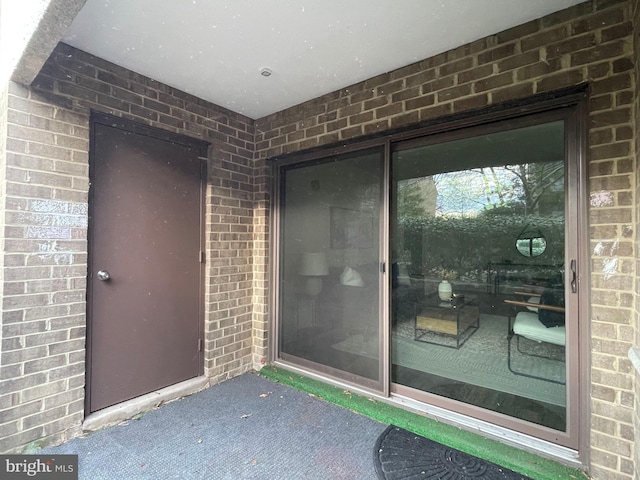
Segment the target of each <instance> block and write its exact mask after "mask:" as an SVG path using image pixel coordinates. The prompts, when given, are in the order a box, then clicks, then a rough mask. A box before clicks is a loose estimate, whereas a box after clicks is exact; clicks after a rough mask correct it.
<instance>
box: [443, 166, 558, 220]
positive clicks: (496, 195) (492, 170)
mask: <svg viewBox="0 0 640 480" xmlns="http://www.w3.org/2000/svg"><path fill="white" fill-rule="evenodd" d="M433 178H434V181H435V185H436V188H437V191H438V203H437V212H438V214H439V215H445V216H451V215H453V216H457V217H464V216H475V215H477V214H480V213H482V212H486V213H491V214H525V215H526V214H533V213H543V214H544V213H546V214H549V213H552V212H554V211H558V210H560V211H562V210H563V209H564V208H563V207H564V205H563V203H564V193H563V186H564V164H563V162H545V163H531V164H519V165H506V166H504V167H484V168H476V169H471V170H461V171H457V172H447V173H441V174H438V175H435V176H434V177H433Z"/></svg>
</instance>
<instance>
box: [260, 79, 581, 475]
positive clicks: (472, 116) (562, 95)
mask: <svg viewBox="0 0 640 480" xmlns="http://www.w3.org/2000/svg"><path fill="white" fill-rule="evenodd" d="M562 109H564V110H566V111H567V114H566V116H565V119H566V121H565V139H566V140H565V149H566V158H567V159H569V158H574V159H575V162H574V163H573V169H572V170H571V171H567V176H568V175H571V176H573V177H574V180H575V185H576V189H575V191H569V190H568V189H567V190H566V191H565V205H566V207H567V209H568V211H575V212H577V218H575V219H574V222H573V227H571V226H569V225H567V226H566V227H565V228H566V238H567V245H569V242H571V240H570V239H571V238H572V236H573V238H575V242H574V247H573V248H574V250H572V251H567V252H566V253H565V256H566V258H575V259H576V260H577V265H578V271H577V272H576V273H577V275H576V280H577V295H576V296H575V297H576V298H575V299H574V300H573V305H572V308H571V306H570V307H568V308H569V309H570V311H573V312H574V314H573V315H574V316H577V318H575V319H574V322H575V323H574V324H573V325H572V328H573V332H572V333H571V334H569V335H568V338H567V341H568V342H575V353H576V355H578V358H577V359H574V361H573V362H572V364H571V365H572V367H571V368H572V370H571V371H570V372H569V375H570V376H569V378H572V379H575V380H576V381H577V382H578V384H577V385H572V386H569V385H567V390H569V388H572V389H573V394H572V395H571V396H570V398H572V399H573V401H574V403H573V404H572V405H571V406H569V405H567V408H569V407H570V408H571V409H572V410H575V411H577V414H575V415H572V418H570V417H569V415H568V416H567V432H565V434H562V433H563V432H558V431H555V430H551V429H546V430H548V431H546V432H545V427H540V426H535V424H532V423H531V422H525V421H523V420H517V419H513V421H510V422H499V423H492V422H491V421H490V420H487V419H486V418H481V417H480V416H479V415H477V410H478V409H479V408H478V407H472V406H469V408H464V409H451V408H450V407H451V403H450V402H451V401H449V402H444V403H447V405H445V406H444V407H443V406H442V405H435V404H434V403H426V404H425V406H427V407H428V406H430V405H434V406H436V408H437V407H443V408H445V409H447V410H449V411H450V412H452V414H453V415H454V416H455V415H456V414H462V415H473V418H475V419H477V422H478V427H480V425H479V423H483V424H485V425H486V424H487V422H488V421H489V424H490V425H492V426H493V425H496V427H497V428H505V429H508V431H513V432H514V433H515V434H516V435H520V434H524V435H531V436H533V437H536V438H538V439H541V440H542V441H548V442H552V443H554V444H555V445H558V446H560V447H561V448H569V449H571V450H575V451H576V452H577V454H578V458H579V460H580V462H582V463H584V464H586V463H587V462H588V452H589V435H590V408H589V405H590V404H589V388H590V384H591V381H590V369H589V366H590V358H591V355H590V350H589V338H590V295H589V292H590V282H589V278H590V275H589V272H590V260H589V234H588V219H589V203H588V199H589V192H588V161H587V153H586V152H587V135H588V130H587V125H588V91H587V88H586V86H585V85H578V86H576V87H570V88H567V89H563V90H560V91H556V92H548V93H544V94H539V95H536V96H533V97H530V98H526V99H522V100H518V101H512V102H508V103H505V104H501V105H495V106H491V107H488V108H485V109H481V110H476V111H471V112H463V113H460V114H456V115H452V116H449V117H445V118H439V119H436V120H433V121H430V122H427V123H423V124H419V125H413V126H409V127H406V128H402V129H398V130H394V131H388V132H385V133H383V134H377V135H372V136H369V137H365V138H360V139H356V140H352V141H349V142H346V143H342V144H339V145H338V144H333V145H328V146H326V147H322V148H319V147H316V148H314V149H312V150H309V151H305V152H294V153H288V154H285V155H282V156H279V157H275V158H274V159H273V160H274V162H273V164H272V178H273V179H274V182H273V190H272V198H273V202H272V205H271V207H272V208H271V219H272V220H271V231H272V232H273V234H272V236H271V250H270V258H271V260H272V261H271V266H270V268H271V275H270V278H271V284H272V285H273V288H272V292H271V299H270V300H271V302H270V303H271V306H272V308H271V309H270V311H271V318H270V328H271V331H272V332H273V333H274V335H272V336H271V338H270V342H269V360H270V362H271V363H273V364H276V365H280V366H283V367H285V368H290V369H293V370H296V371H298V372H300V373H303V374H307V375H310V376H312V377H315V378H318V379H321V380H323V381H326V382H329V383H332V384H334V385H339V386H341V387H344V386H345V385H346V386H350V387H353V390H354V391H361V392H363V393H367V392H369V393H370V394H373V395H375V396H380V397H381V398H383V399H385V398H386V399H387V400H390V401H394V399H395V401H397V403H398V404H400V405H402V404H405V403H406V401H405V400H406V399H407V392H406V391H403V390H402V389H401V391H397V389H396V388H395V386H394V384H391V379H390V374H388V373H389V372H390V368H391V366H390V363H389V362H390V355H389V345H388V344H389V332H390V313H389V312H390V310H391V308H392V307H391V298H390V291H391V288H390V281H391V279H390V276H389V275H387V276H386V277H387V278H385V279H384V280H385V283H386V285H385V287H384V288H383V289H381V290H380V291H381V294H383V295H384V301H385V302H387V303H386V305H385V306H384V308H383V309H382V310H381V321H382V322H383V328H382V330H381V331H382V332H385V338H384V341H385V342H386V347H385V349H384V355H383V356H382V357H381V360H382V361H384V362H386V365H387V366H386V368H385V370H386V373H387V374H385V375H384V377H383V378H384V379H385V381H386V382H387V383H386V385H385V386H384V387H385V388H384V391H383V392H380V391H377V390H372V389H371V388H370V387H369V388H367V386H366V385H362V384H357V383H354V382H349V380H347V379H345V378H344V377H343V376H336V375H332V372H328V371H326V370H324V369H310V368H313V366H309V365H302V364H300V363H292V362H290V361H286V360H283V359H282V358H281V357H280V355H279V347H278V340H277V339H278V337H279V333H280V332H279V327H280V322H279V316H280V308H279V288H278V286H279V282H280V274H279V266H280V259H279V256H280V239H279V235H280V227H281V224H280V215H281V214H282V212H281V209H280V201H281V198H280V177H281V172H282V169H283V168H285V167H286V166H290V165H292V164H297V163H300V164H302V163H306V162H313V161H314V160H318V159H321V158H326V157H327V156H331V155H338V154H344V153H346V152H352V151H357V150H364V149H366V148H369V147H372V146H379V145H381V144H386V149H387V158H386V162H385V181H386V184H385V200H384V205H385V211H384V212H383V214H382V217H381V219H382V220H383V221H384V222H385V223H384V224H383V228H382V229H381V230H383V232H384V235H385V238H384V239H383V240H384V254H383V255H382V258H381V261H382V262H383V264H385V265H389V261H390V260H389V259H390V251H389V235H388V233H389V193H390V186H389V171H388V169H389V165H390V146H391V144H393V143H396V142H401V141H406V140H411V139H415V138H419V137H425V136H433V135H440V134H443V133H445V132H452V133H453V136H455V135H456V134H457V133H459V132H460V131H462V130H466V129H467V128H471V127H478V126H481V125H485V126H486V125H489V124H491V123H495V122H499V121H509V120H512V119H515V118H519V117H529V116H532V115H544V114H545V113H546V112H554V111H558V110H562ZM450 138H451V137H450ZM570 228H571V231H569V229H570ZM567 266H568V264H567ZM576 336H577V338H576ZM323 370H324V371H323ZM446 400H448V399H446ZM474 409H475V410H476V411H474ZM483 411H485V412H486V410H483ZM490 416H493V417H494V418H495V419H497V418H498V416H500V414H497V413H495V412H492V415H490ZM465 423H468V422H465ZM472 423H473V422H472ZM516 426H517V427H518V428H514V427H516ZM523 427H524V428H523ZM529 427H531V428H529ZM479 429H480V430H482V431H486V432H489V429H487V428H484V427H483V428H479ZM493 430H494V431H495V428H494V429H493ZM559 433H560V435H559Z"/></svg>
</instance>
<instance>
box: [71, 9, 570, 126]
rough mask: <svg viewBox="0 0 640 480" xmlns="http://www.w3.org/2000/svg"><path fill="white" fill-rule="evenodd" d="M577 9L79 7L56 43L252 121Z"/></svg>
mask: <svg viewBox="0 0 640 480" xmlns="http://www.w3.org/2000/svg"><path fill="white" fill-rule="evenodd" d="M577 3H580V0H88V1H87V3H86V4H85V6H84V8H83V9H82V10H81V11H80V13H79V14H78V16H77V17H76V19H75V21H74V22H73V24H72V25H71V27H70V28H69V30H68V31H67V34H66V35H65V37H64V39H63V41H64V42H66V43H68V44H70V45H72V46H74V47H76V48H79V49H81V50H84V51H86V52H89V53H91V54H93V55H96V56H98V57H101V58H103V59H105V60H108V61H110V62H113V63H115V64H117V65H120V66H123V67H126V68H128V69H131V70H133V71H136V72H138V73H141V74H143V75H147V76H149V77H151V78H154V79H156V80H158V81H160V82H163V83H166V84H168V85H171V86H173V87H175V88H178V89H180V90H184V91H186V92H188V93H191V94H193V95H195V96H197V97H200V98H203V99H205V100H209V101H211V102H213V103H215V104H217V105H220V106H223V107H226V108H228V109H230V110H233V111H235V112H238V113H241V114H244V115H247V116H248V117H251V118H254V119H256V118H261V117H263V116H265V115H269V114H271V113H274V112H277V111H280V110H283V109H285V108H287V107H290V106H293V105H297V104H299V103H302V102H304V101H306V100H310V99H313V98H316V97H318V96H321V95H323V94H325V93H329V92H332V91H334V90H338V89H340V88H343V87H346V86H349V85H352V84H354V83H357V82H359V81H362V80H365V79H367V78H370V77H374V76H376V75H378V74H381V73H384V72H388V71H391V70H393V69H396V68H399V67H402V66H405V65H408V64H411V63H413V62H416V61H419V60H422V59H424V58H428V57H431V56H433V55H436V54H438V53H441V52H444V51H447V50H449V49H451V48H454V47H457V46H460V45H464V44H465V43H468V42H471V41H474V40H477V39H479V38H483V37H485V36H487V35H491V34H493V33H497V32H500V31H502V30H505V29H507V28H510V27H512V26H515V25H520V24H522V23H525V22H527V21H529V20H533V19H535V18H539V17H542V16H544V15H547V14H548V13H551V12H554V11H558V10H562V9H564V8H566V7H569V6H571V5H574V4H577ZM263 68H268V69H270V70H271V71H272V72H273V73H272V74H271V76H269V77H265V76H263V75H261V74H260V71H261V69H263Z"/></svg>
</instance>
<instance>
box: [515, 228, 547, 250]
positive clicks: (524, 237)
mask: <svg viewBox="0 0 640 480" xmlns="http://www.w3.org/2000/svg"><path fill="white" fill-rule="evenodd" d="M516 249H517V250H518V252H520V254H521V255H523V256H525V257H537V256H539V255H542V254H543V253H544V251H545V250H546V249H547V240H546V239H545V238H544V235H543V234H542V232H541V231H540V230H539V229H537V228H531V227H529V226H527V227H526V228H525V229H524V230H523V231H522V232H521V233H520V235H518V239H517V240H516Z"/></svg>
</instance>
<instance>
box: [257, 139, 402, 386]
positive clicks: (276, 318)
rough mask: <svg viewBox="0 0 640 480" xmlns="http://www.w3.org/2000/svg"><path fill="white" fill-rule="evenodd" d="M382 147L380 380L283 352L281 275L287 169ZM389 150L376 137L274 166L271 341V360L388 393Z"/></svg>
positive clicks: (384, 142) (288, 159)
mask: <svg viewBox="0 0 640 480" xmlns="http://www.w3.org/2000/svg"><path fill="white" fill-rule="evenodd" d="M374 149H380V151H381V153H382V165H383V170H382V176H381V177H382V178H381V189H380V199H379V204H380V208H379V211H378V218H379V219H380V228H379V230H378V235H379V239H378V245H379V251H378V263H379V267H380V275H379V277H378V292H379V295H378V312H379V318H378V332H379V336H378V341H379V352H380V358H379V365H378V381H374V380H372V379H369V378H365V377H361V376H359V375H356V374H352V373H349V372H346V371H343V370H339V369H337V368H333V367H329V366H327V365H323V364H320V363H316V362H313V361H311V360H307V359H303V358H300V357H294V356H292V355H289V354H285V353H282V351H281V345H280V338H281V336H280V328H281V324H280V318H281V317H280V298H281V296H280V283H281V277H280V275H279V273H280V271H281V270H282V257H281V251H282V244H281V235H280V233H281V232H282V216H283V215H284V212H283V211H282V206H283V203H282V202H283V199H284V191H283V189H284V183H285V182H284V181H283V176H284V173H285V172H286V171H287V170H288V169H290V168H304V167H305V166H312V165H317V164H319V163H325V162H331V161H332V160H333V159H334V158H335V157H344V156H346V155H349V154H352V153H354V154H355V153H358V152H364V151H367V150H374ZM388 154H389V141H388V140H387V139H375V140H372V141H367V142H359V143H354V144H351V145H345V146H341V147H339V148H334V149H330V150H319V151H315V152H309V153H306V154H302V155H296V156H295V157H289V158H285V159H282V160H280V161H278V162H276V164H275V165H274V166H273V167H272V178H274V179H277V181H276V182H275V185H274V188H273V190H272V195H273V197H272V198H273V202H272V205H273V206H276V211H275V212H274V211H273V210H272V228H273V230H272V232H274V235H273V236H272V242H271V259H272V271H271V279H272V283H271V285H273V289H272V292H271V305H272V306H273V310H272V318H271V325H272V329H271V332H273V335H272V336H271V339H272V340H271V342H270V349H269V352H270V360H271V362H272V363H274V364H277V365H281V366H284V367H288V368H294V369H299V368H302V369H303V370H304V369H308V370H309V371H310V372H315V374H317V375H321V376H323V377H325V378H327V379H329V380H332V381H334V382H346V383H347V384H350V385H353V386H357V388H359V389H362V390H364V391H368V392H371V393H374V394H376V395H380V394H382V395H384V396H385V397H388V396H389V394H390V378H389V369H388V368H387V367H386V366H387V365H389V363H390V358H389V351H390V349H389V343H390V338H389V335H390V332H389V331H388V328H386V325H388V324H389V318H388V315H389V313H388V311H387V302H386V299H387V298H388V296H389V287H388V285H389V282H388V281H387V277H388V275H387V270H388V269H387V265H388V259H387V251H388V221H387V212H388V210H389V206H388V202H389V195H388V188H389V173H388V168H389V167H388V163H389V162H388V161H387V158H388Z"/></svg>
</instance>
